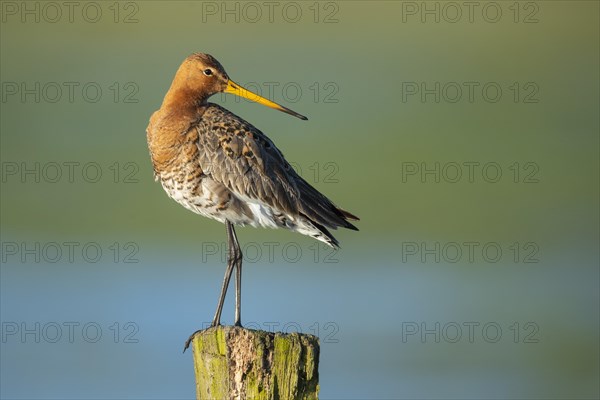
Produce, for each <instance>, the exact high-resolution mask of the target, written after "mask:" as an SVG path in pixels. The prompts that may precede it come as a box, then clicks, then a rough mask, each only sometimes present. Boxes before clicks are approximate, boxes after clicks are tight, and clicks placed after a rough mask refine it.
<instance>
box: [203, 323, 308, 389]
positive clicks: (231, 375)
mask: <svg viewBox="0 0 600 400" xmlns="http://www.w3.org/2000/svg"><path fill="white" fill-rule="evenodd" d="M192 348H193V351H194V370H195V372H196V397H197V398H198V399H202V400H207V399H211V400H212V399H253V400H254V399H257V400H258V399H261V400H262V399H269V400H270V399H273V400H275V399H279V400H292V399H293V400H296V399H303V400H304V399H306V400H308V399H318V393H319V373H318V365H319V339H318V338H317V337H316V336H313V335H305V334H298V333H290V334H284V333H271V332H265V331H255V330H251V329H245V328H239V327H233V326H219V327H216V328H210V329H207V330H205V331H201V332H198V333H197V334H196V335H195V336H194V338H193V340H192Z"/></svg>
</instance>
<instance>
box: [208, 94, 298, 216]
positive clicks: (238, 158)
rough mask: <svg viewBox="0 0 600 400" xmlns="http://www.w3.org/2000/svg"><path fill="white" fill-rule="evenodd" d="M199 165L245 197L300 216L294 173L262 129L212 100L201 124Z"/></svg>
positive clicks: (239, 195)
mask: <svg viewBox="0 0 600 400" xmlns="http://www.w3.org/2000/svg"><path fill="white" fill-rule="evenodd" d="M198 132H199V138H198V147H199V150H200V166H201V168H202V170H203V171H204V173H205V174H207V175H210V176H211V177H212V179H214V180H216V181H217V182H220V183H222V184H223V185H225V186H226V187H227V188H228V189H229V190H231V191H232V192H233V193H235V194H236V195H237V196H238V197H241V198H242V199H250V200H254V201H258V202H260V203H263V204H266V205H269V206H270V207H272V208H274V209H275V210H277V211H279V212H283V213H286V214H289V215H297V214H298V208H299V190H298V187H297V186H296V182H295V179H294V175H296V174H295V172H294V171H293V169H292V167H291V166H290V165H289V163H288V162H287V161H286V160H285V159H284V158H283V155H282V154H281V152H280V151H279V150H278V149H277V147H275V145H274V144H273V142H271V140H269V138H267V137H266V136H265V135H264V134H263V133H262V132H261V131H259V130H258V129H256V128H255V127H254V126H252V125H251V124H250V123H248V122H246V121H244V120H243V119H241V118H239V117H238V116H236V115H234V114H232V113H231V112H229V111H227V110H226V109H224V108H222V107H220V106H218V105H216V104H212V103H209V104H208V107H207V109H206V111H205V112H204V114H203V116H202V119H201V120H200V123H199V125H198Z"/></svg>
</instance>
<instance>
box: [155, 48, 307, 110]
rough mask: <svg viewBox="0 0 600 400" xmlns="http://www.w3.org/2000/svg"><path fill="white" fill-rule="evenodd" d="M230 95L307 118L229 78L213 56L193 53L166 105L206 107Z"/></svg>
mask: <svg viewBox="0 0 600 400" xmlns="http://www.w3.org/2000/svg"><path fill="white" fill-rule="evenodd" d="M220 92H223V93H231V94H235V95H237V96H241V97H245V98H247V99H249V100H252V101H255V102H257V103H259V104H262V105H265V106H267V107H271V108H274V109H276V110H279V111H283V112H285V113H287V114H290V115H293V116H295V117H297V118H300V119H304V120H306V119H307V118H306V117H305V116H303V115H301V114H298V113H297V112H295V111H292V110H290V109H289V108H287V107H283V106H281V105H279V104H277V103H274V102H272V101H271V100H268V99H265V98H264V97H262V96H259V95H257V94H256V93H252V92H251V91H249V90H248V89H245V88H243V87H242V86H240V85H238V84H237V83H235V82H233V81H232V80H231V79H229V75H227V72H225V68H223V66H222V65H221V63H220V62H218V61H217V60H216V59H215V58H214V57H213V56H211V55H210V54H206V53H194V54H192V55H190V56H189V57H187V58H186V59H185V60H184V61H183V63H182V64H181V66H180V67H179V69H178V70H177V73H176V74H175V78H174V79H173V83H172V84H171V88H170V89H169V92H168V93H167V96H166V97H165V102H164V103H163V104H176V105H177V106H179V105H181V104H203V103H205V102H206V100H207V99H208V98H209V97H210V96H212V95H214V94H216V93H220Z"/></svg>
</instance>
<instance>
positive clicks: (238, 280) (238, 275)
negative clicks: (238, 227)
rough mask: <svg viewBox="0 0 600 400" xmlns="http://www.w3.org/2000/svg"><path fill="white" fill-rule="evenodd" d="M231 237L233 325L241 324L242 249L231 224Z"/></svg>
mask: <svg viewBox="0 0 600 400" xmlns="http://www.w3.org/2000/svg"><path fill="white" fill-rule="evenodd" d="M231 238H232V239H233V243H234V244H235V260H236V262H235V322H234V325H235V326H242V250H241V249H240V243H239V242H238V238H237V235H236V234H235V229H234V228H233V225H232V226H231Z"/></svg>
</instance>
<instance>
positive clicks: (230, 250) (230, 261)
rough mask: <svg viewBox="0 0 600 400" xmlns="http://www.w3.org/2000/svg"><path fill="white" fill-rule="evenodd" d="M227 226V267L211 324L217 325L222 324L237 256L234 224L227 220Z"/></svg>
mask: <svg viewBox="0 0 600 400" xmlns="http://www.w3.org/2000/svg"><path fill="white" fill-rule="evenodd" d="M225 228H226V230H227V269H226V270H225V277H224V278H223V285H222V286H221V295H220V296H219V303H218V304H217V311H216V312H215V317H214V318H213V322H212V324H211V325H210V326H211V327H212V326H217V325H221V313H222V312H223V303H225V295H226V294H227V289H228V288H229V281H230V280H231V273H232V272H233V267H235V265H236V256H235V247H234V246H237V243H236V244H235V245H233V244H232V235H231V230H232V229H233V225H232V224H231V222H229V221H225Z"/></svg>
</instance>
